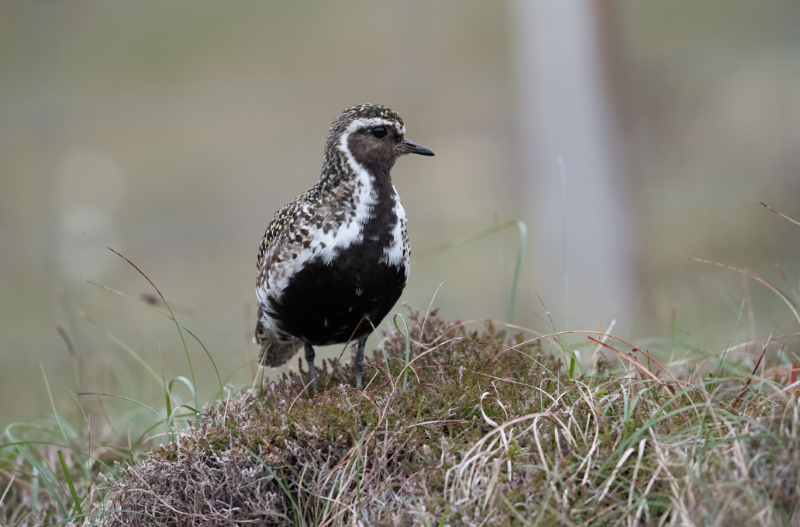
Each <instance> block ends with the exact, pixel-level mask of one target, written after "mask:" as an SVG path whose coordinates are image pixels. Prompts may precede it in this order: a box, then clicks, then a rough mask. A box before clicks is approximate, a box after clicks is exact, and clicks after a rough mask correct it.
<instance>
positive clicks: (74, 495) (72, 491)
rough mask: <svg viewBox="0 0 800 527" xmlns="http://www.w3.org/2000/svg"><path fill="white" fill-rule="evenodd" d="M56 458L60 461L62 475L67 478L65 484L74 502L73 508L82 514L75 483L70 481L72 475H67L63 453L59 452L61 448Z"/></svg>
mask: <svg viewBox="0 0 800 527" xmlns="http://www.w3.org/2000/svg"><path fill="white" fill-rule="evenodd" d="M58 459H59V460H60V461H61V470H63V471H64V477H65V478H67V485H69V492H70V494H72V501H73V502H75V509H77V511H78V514H83V509H81V502H80V500H79V499H78V493H77V492H75V485H74V484H73V483H72V476H70V475H69V470H67V462H66V461H65V460H64V454H63V453H62V452H61V450H59V451H58Z"/></svg>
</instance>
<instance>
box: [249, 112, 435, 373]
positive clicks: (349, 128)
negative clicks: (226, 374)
mask: <svg viewBox="0 0 800 527" xmlns="http://www.w3.org/2000/svg"><path fill="white" fill-rule="evenodd" d="M407 153H417V154H422V155H433V152H431V151H430V150H428V149H426V148H423V147H420V146H419V145H416V144H415V143H413V142H411V141H409V140H407V139H405V124H404V123H403V120H402V119H400V116H399V115H397V113H396V112H395V111H394V110H392V109H390V108H387V107H385V106H379V105H370V104H365V105H358V106H353V107H351V108H348V109H347V110H345V111H344V112H343V113H342V114H340V115H339V116H338V117H337V118H336V119H335V120H334V122H333V124H332V125H331V127H330V129H329V130H328V134H327V140H326V145H325V155H324V159H323V165H322V174H321V176H320V179H319V181H318V182H317V184H316V185H314V186H313V187H312V188H310V189H309V190H308V191H306V192H305V193H303V194H301V195H300V196H298V197H297V199H295V200H294V201H292V202H291V203H289V204H287V205H286V206H285V207H283V208H281V209H280V210H279V211H278V212H276V213H275V215H274V217H273V220H272V221H271V222H270V224H269V226H268V227H267V230H266V232H265V233H264V238H263V240H262V242H261V245H260V247H259V251H258V278H257V281H256V295H257V297H258V300H259V313H258V321H257V324H256V337H255V340H256V342H258V343H259V344H261V347H262V363H263V364H265V365H270V366H278V365H280V364H282V363H284V362H286V361H287V360H288V359H289V358H291V357H292V355H294V353H295V352H296V351H297V350H298V349H299V347H300V345H302V346H303V347H305V350H306V359H307V361H308V362H309V368H310V370H311V372H312V379H313V380H314V381H316V375H315V372H314V367H313V359H314V352H313V346H315V345H325V344H335V343H343V342H347V341H348V340H350V339H351V338H352V339H353V340H355V341H356V342H358V353H357V356H356V385H360V383H361V372H360V370H359V359H361V360H360V362H361V363H362V367H363V346H364V342H365V341H366V337H367V336H368V335H369V333H371V331H372V326H373V325H375V326H377V325H378V324H379V323H380V321H381V320H382V319H383V317H384V316H385V315H386V314H387V313H388V311H389V310H390V309H391V307H392V306H393V305H394V304H395V302H396V301H397V299H398V298H399V297H400V294H401V293H402V291H403V288H404V287H405V284H406V281H407V279H408V274H409V258H410V247H409V242H408V232H407V229H406V215H405V211H404V209H403V206H402V204H401V202H400V198H399V196H398V195H397V191H396V190H395V188H394V186H393V185H392V182H391V175H390V171H391V168H392V166H393V165H394V162H395V161H396V160H397V158H398V157H400V156H401V155H403V154H407ZM315 388H316V382H315Z"/></svg>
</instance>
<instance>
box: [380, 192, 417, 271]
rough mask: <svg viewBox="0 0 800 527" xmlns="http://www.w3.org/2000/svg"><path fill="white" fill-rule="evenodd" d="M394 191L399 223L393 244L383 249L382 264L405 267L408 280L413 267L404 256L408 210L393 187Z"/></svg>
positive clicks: (393, 231) (393, 235) (406, 255)
mask: <svg viewBox="0 0 800 527" xmlns="http://www.w3.org/2000/svg"><path fill="white" fill-rule="evenodd" d="M392 189H393V190H394V213H395V214H396V215H397V223H395V225H394V228H393V229H392V244H391V245H390V246H388V247H385V248H384V249H383V258H381V262H383V263H385V264H388V265H395V266H400V265H403V267H405V271H406V278H408V272H409V270H410V268H411V266H409V265H408V262H407V260H408V254H404V249H405V240H404V238H405V233H406V210H405V209H404V208H403V204H402V203H400V196H399V195H398V194H397V189H395V188H394V185H392Z"/></svg>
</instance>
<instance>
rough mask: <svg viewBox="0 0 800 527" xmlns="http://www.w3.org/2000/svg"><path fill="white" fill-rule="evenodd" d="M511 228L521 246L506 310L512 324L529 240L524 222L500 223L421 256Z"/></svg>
mask: <svg viewBox="0 0 800 527" xmlns="http://www.w3.org/2000/svg"><path fill="white" fill-rule="evenodd" d="M511 227H516V228H517V229H518V230H519V245H518V246H517V258H516V261H515V263H514V275H513V278H512V280H511V294H510V295H509V300H508V307H507V309H506V318H507V319H508V320H507V322H508V323H510V324H511V323H513V322H514V321H513V318H514V311H515V307H516V302H517V288H518V285H519V275H520V270H521V269H522V255H523V254H525V247H526V245H527V240H528V227H527V226H526V225H525V223H524V222H523V221H520V220H509V221H506V222H503V223H499V224H497V225H492V226H491V227H487V228H485V229H481V230H479V231H476V232H473V233H470V234H466V235H464V236H460V237H458V238H456V239H455V240H452V241H449V242H447V243H443V244H441V245H437V246H436V247H434V248H433V249H430V250H429V251H426V252H424V253H423V254H422V255H421V257H422V258H425V257H428V256H431V255H434V254H437V253H440V252H443V251H447V250H450V249H454V248H456V247H460V246H462V245H466V244H468V243H472V242H474V241H476V240H480V239H481V238H485V237H487V236H490V235H492V234H494V233H496V232H500V231H503V230H505V229H508V228H511Z"/></svg>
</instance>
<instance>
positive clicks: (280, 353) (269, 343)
mask: <svg viewBox="0 0 800 527" xmlns="http://www.w3.org/2000/svg"><path fill="white" fill-rule="evenodd" d="M261 315H262V312H261V308H260V307H259V308H258V320H257V321H256V334H255V338H254V339H253V342H255V343H256V344H259V345H260V346H261V354H260V355H259V358H258V362H259V364H261V365H262V366H270V367H272V368H277V367H278V366H280V365H282V364H285V363H286V362H287V361H288V360H289V359H291V358H292V356H293V355H294V354H295V353H296V352H297V351H298V350H300V349H302V343H301V342H299V341H297V340H283V339H280V338H278V336H277V335H275V333H273V332H272V331H270V330H268V329H267V328H265V327H264V324H263V323H262V322H261Z"/></svg>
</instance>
